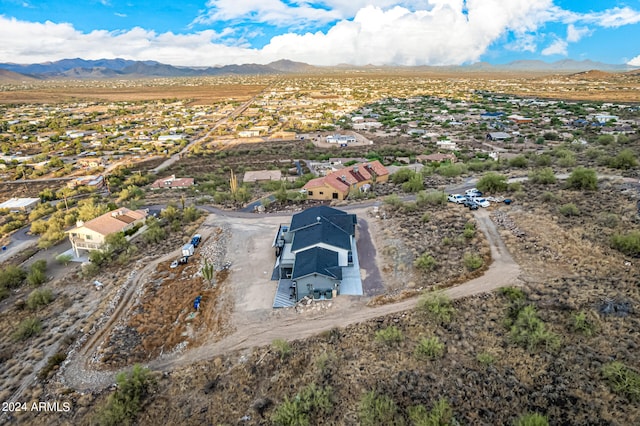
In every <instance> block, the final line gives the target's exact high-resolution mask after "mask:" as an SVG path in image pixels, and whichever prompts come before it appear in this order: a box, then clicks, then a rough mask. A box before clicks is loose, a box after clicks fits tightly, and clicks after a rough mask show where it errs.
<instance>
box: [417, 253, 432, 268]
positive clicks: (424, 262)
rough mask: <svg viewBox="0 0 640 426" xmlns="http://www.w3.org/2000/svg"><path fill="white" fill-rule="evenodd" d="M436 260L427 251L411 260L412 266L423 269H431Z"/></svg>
mask: <svg viewBox="0 0 640 426" xmlns="http://www.w3.org/2000/svg"><path fill="white" fill-rule="evenodd" d="M437 264H438V263H437V262H436V260H435V259H434V258H433V256H431V255H430V254H429V253H422V254H421V255H420V256H419V257H418V258H417V259H416V260H414V261H413V266H415V267H416V268H418V269H421V270H423V271H431V270H433V269H434V268H435V267H436V266H437Z"/></svg>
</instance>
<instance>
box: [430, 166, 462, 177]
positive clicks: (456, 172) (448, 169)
mask: <svg viewBox="0 0 640 426" xmlns="http://www.w3.org/2000/svg"><path fill="white" fill-rule="evenodd" d="M467 170H468V169H467V166H465V165H464V164H461V163H454V164H445V165H442V166H440V167H438V169H437V173H438V174H439V175H442V176H444V177H456V176H460V175H461V174H464V173H467Z"/></svg>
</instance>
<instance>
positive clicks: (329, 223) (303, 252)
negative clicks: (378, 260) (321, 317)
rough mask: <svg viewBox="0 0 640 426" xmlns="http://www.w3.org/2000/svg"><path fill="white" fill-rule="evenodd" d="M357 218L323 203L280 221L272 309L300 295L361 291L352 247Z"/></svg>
mask: <svg viewBox="0 0 640 426" xmlns="http://www.w3.org/2000/svg"><path fill="white" fill-rule="evenodd" d="M356 224H357V217H356V215H353V214H347V213H345V212H343V211H341V210H338V209H334V208H332V207H327V206H318V207H312V208H309V209H307V210H304V211H302V212H300V213H297V214H295V215H293V217H292V218H291V224H290V225H289V226H287V225H281V226H280V229H279V230H278V234H277V235H276V237H275V239H274V243H273V246H274V247H275V249H276V258H277V259H276V265H275V268H274V272H273V275H272V278H273V279H275V280H278V290H277V292H276V297H275V299H274V304H273V307H274V308H279V307H287V306H293V305H294V304H295V303H296V302H298V301H300V300H301V299H303V298H304V297H307V296H308V297H313V298H314V299H330V298H332V297H334V296H336V295H338V294H356V295H358V294H359V295H361V294H362V281H361V279H360V268H359V265H358V259H357V251H356V238H355V235H356Z"/></svg>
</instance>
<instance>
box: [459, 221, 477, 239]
mask: <svg viewBox="0 0 640 426" xmlns="http://www.w3.org/2000/svg"><path fill="white" fill-rule="evenodd" d="M462 235H463V236H464V237H465V238H467V239H471V238H473V237H474V235H476V225H475V223H473V222H467V223H465V224H464V231H462Z"/></svg>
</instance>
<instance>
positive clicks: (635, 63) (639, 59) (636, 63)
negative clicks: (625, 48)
mask: <svg viewBox="0 0 640 426" xmlns="http://www.w3.org/2000/svg"><path fill="white" fill-rule="evenodd" d="M627 65H631V66H632V67H640V55H638V56H636V57H635V58H633V59H632V60H630V61H629V62H627Z"/></svg>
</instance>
